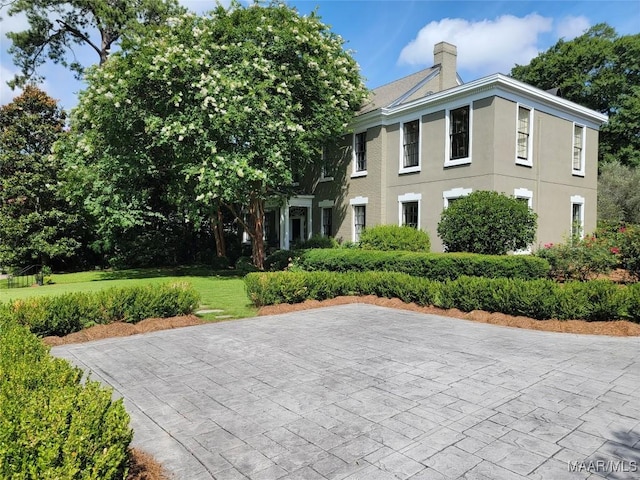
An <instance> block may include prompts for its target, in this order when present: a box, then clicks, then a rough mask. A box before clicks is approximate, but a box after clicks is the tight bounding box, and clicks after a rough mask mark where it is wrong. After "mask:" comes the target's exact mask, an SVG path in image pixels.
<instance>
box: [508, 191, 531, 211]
mask: <svg viewBox="0 0 640 480" xmlns="http://www.w3.org/2000/svg"><path fill="white" fill-rule="evenodd" d="M513 196H514V197H515V198H522V199H526V200H527V205H529V208H530V209H533V192H532V191H531V190H528V189H526V188H514V189H513Z"/></svg>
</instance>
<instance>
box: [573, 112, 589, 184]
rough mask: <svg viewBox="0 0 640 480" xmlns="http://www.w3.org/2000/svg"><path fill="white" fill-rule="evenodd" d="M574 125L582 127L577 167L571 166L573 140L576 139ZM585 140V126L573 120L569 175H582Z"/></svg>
mask: <svg viewBox="0 0 640 480" xmlns="http://www.w3.org/2000/svg"><path fill="white" fill-rule="evenodd" d="M576 127H580V128H582V138H581V141H582V145H580V168H579V169H575V168H573V150H574V149H575V143H574V142H575V139H576ZM586 140H587V129H586V127H585V126H584V125H582V124H580V123H576V122H573V125H572V127H571V175H574V176H576V177H584V171H585V161H586V160H585V159H586V152H585V146H586V145H587V142H586Z"/></svg>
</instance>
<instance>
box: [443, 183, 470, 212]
mask: <svg viewBox="0 0 640 480" xmlns="http://www.w3.org/2000/svg"><path fill="white" fill-rule="evenodd" d="M471 192H473V188H461V187H456V188H452V189H451V190H446V191H444V192H442V198H443V200H444V208H448V207H449V201H450V200H455V199H457V198H462V197H466V196H467V195H469V194H470V193H471Z"/></svg>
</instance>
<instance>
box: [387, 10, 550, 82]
mask: <svg viewBox="0 0 640 480" xmlns="http://www.w3.org/2000/svg"><path fill="white" fill-rule="evenodd" d="M552 25H553V19H551V18H547V17H542V16H540V15H538V14H535V13H532V14H530V15H527V16H525V17H522V18H520V17H515V16H513V15H503V16H501V17H498V18H496V19H495V20H482V21H478V22H470V21H468V20H465V19H462V18H445V19H442V20H440V21H438V22H435V21H434V22H431V23H429V24H428V25H426V26H425V27H423V28H422V29H421V30H420V31H419V32H418V35H417V37H416V38H415V39H413V40H412V41H411V42H409V44H407V45H406V46H405V47H404V48H403V49H402V51H401V52H400V57H399V59H398V63H399V64H406V65H432V64H433V46H434V45H435V44H436V43H439V42H441V41H445V42H449V43H452V44H453V45H456V46H457V47H458V70H459V71H460V70H466V71H468V72H472V73H474V74H479V75H485V74H490V73H496V72H501V73H509V71H511V68H512V67H513V66H514V65H515V64H516V63H517V64H521V65H522V64H527V63H529V61H530V60H531V59H532V58H533V57H535V56H536V55H537V54H538V52H539V49H538V46H537V44H538V36H539V35H541V34H543V33H545V32H549V31H551V29H552Z"/></svg>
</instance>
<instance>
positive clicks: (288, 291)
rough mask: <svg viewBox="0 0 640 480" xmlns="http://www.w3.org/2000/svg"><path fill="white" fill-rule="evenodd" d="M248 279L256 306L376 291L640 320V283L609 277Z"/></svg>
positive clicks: (421, 299)
mask: <svg viewBox="0 0 640 480" xmlns="http://www.w3.org/2000/svg"><path fill="white" fill-rule="evenodd" d="M245 282H246V288H247V293H248V295H249V298H250V299H251V300H252V301H253V302H254V303H255V304H256V305H258V306H261V305H273V304H278V303H299V302H302V301H304V300H307V299H315V300H324V299H327V298H333V297H337V296H341V295H377V296H379V297H388V298H393V297H397V298H399V299H401V300H402V301H404V302H415V303H417V304H418V305H425V306H426V305H434V306H437V307H441V308H458V309H460V310H463V311H466V312H469V311H472V310H486V311H489V312H502V313H506V314H510V315H524V316H527V317H531V318H536V319H550V318H557V319H561V320H566V319H584V320H616V319H621V318H628V319H630V320H633V321H636V322H637V321H640V284H636V285H632V286H629V287H620V286H618V285H616V284H614V283H612V282H610V281H608V280H593V281H590V282H567V283H565V284H558V283H556V282H554V281H552V280H547V279H536V280H522V279H509V278H482V277H460V278H458V279H456V280H447V281H444V282H439V281H433V280H428V279H426V278H420V277H414V276H411V275H407V274H404V273H396V272H349V273H337V272H271V273H252V274H249V275H247V276H246V277H245Z"/></svg>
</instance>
